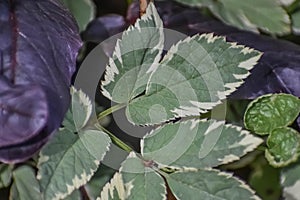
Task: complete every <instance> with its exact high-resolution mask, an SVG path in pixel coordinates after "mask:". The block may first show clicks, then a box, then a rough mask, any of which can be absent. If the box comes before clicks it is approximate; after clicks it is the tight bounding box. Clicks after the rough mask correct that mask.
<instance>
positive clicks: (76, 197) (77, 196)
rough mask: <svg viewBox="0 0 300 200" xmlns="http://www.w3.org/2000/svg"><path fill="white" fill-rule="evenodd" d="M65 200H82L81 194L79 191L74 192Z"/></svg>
mask: <svg viewBox="0 0 300 200" xmlns="http://www.w3.org/2000/svg"><path fill="white" fill-rule="evenodd" d="M64 200H82V198H81V193H80V191H79V190H74V191H73V192H72V193H71V194H70V195H68V196H67V197H66V198H64Z"/></svg>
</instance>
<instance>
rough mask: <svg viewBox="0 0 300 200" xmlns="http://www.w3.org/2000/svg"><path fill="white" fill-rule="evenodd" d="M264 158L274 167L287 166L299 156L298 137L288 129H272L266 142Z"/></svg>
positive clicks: (296, 133)
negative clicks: (266, 147)
mask: <svg viewBox="0 0 300 200" xmlns="http://www.w3.org/2000/svg"><path fill="white" fill-rule="evenodd" d="M267 145H268V149H266V153H265V155H266V158H267V160H268V161H269V163H270V164H271V165H272V166H274V167H283V166H287V165H289V164H290V163H292V162H295V161H297V159H298V157H299V156H300V135H299V133H298V132H297V131H296V130H294V129H292V128H289V127H280V128H276V129H274V130H273V131H272V132H271V134H270V136H269V137H268V140H267Z"/></svg>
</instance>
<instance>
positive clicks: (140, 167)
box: [100, 153, 166, 200]
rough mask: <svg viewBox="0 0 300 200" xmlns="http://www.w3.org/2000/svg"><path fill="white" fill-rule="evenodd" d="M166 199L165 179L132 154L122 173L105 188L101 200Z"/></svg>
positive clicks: (126, 161) (122, 168)
mask: <svg viewBox="0 0 300 200" xmlns="http://www.w3.org/2000/svg"><path fill="white" fill-rule="evenodd" d="M117 188H118V189H117ZM115 195H118V197H119V198H115V197H116V196H115ZM165 197H166V187H165V183H164V180H163V178H162V177H161V176H160V175H159V174H158V173H157V172H155V171H154V170H152V169H151V168H148V167H147V166H146V163H144V162H143V161H142V160H141V159H139V158H137V156H136V155H135V154H134V153H131V154H130V155H129V156H128V158H127V159H126V160H125V161H124V162H123V163H122V167H121V169H120V172H119V173H117V174H116V175H115V176H114V178H113V179H112V181H111V182H110V183H109V184H107V185H106V186H105V187H104V189H103V191H102V192H101V198H100V199H127V200H140V199H144V200H152V199H155V200H156V199H157V200H160V199H161V200H163V199H165Z"/></svg>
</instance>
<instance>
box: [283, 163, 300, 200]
mask: <svg viewBox="0 0 300 200" xmlns="http://www.w3.org/2000/svg"><path fill="white" fill-rule="evenodd" d="M281 185H282V186H283V187H284V188H283V196H284V197H285V199H286V200H300V160H299V161H298V162H297V163H295V164H293V165H290V166H288V167H287V168H284V169H283V170H282V173H281Z"/></svg>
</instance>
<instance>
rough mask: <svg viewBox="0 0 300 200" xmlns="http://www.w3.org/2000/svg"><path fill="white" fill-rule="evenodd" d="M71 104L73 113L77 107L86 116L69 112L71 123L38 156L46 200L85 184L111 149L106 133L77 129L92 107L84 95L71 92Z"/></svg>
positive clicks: (39, 173)
mask: <svg viewBox="0 0 300 200" xmlns="http://www.w3.org/2000/svg"><path fill="white" fill-rule="evenodd" d="M72 105H73V108H72V110H73V109H75V108H76V109H78V110H81V111H83V112H85V114H86V115H83V116H84V117H82V116H79V115H77V114H76V113H75V114H74V115H73V113H72V112H69V113H70V114H72V115H71V116H72V117H73V118H72V119H73V123H68V126H67V127H65V128H62V129H61V130H60V131H59V132H58V133H57V134H56V135H55V137H54V138H52V140H51V141H50V142H49V143H48V144H47V145H46V146H45V148H44V149H43V150H42V151H41V153H40V158H39V164H38V168H39V171H38V178H39V179H40V185H41V190H42V192H43V198H44V199H45V200H50V199H62V198H64V197H66V196H67V195H69V194H71V193H72V192H73V191H74V190H75V189H77V188H79V187H80V186H82V185H84V184H86V183H87V182H88V181H89V180H90V179H91V177H92V175H93V174H94V172H95V171H96V170H97V169H98V167H99V164H100V161H101V160H102V159H103V157H104V155H105V154H106V152H107V151H108V148H109V146H110V138H109V137H108V136H107V135H106V134H105V133H103V132H101V131H97V130H85V129H80V127H84V126H85V125H86V123H87V121H88V119H89V118H90V115H91V113H90V112H89V111H90V110H91V108H90V107H91V106H92V105H91V104H90V101H89V100H88V99H87V97H86V95H85V94H83V93H82V92H81V91H77V90H75V89H73V90H72ZM68 121H70V119H69V120H68ZM72 124H74V127H71V126H72ZM76 125H79V126H76ZM72 130H75V131H76V132H74V131H72Z"/></svg>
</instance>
